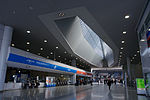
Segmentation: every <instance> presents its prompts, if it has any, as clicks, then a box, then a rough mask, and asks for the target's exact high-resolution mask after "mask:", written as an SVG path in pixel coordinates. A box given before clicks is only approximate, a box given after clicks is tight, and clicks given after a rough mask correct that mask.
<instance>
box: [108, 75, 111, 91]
mask: <svg viewBox="0 0 150 100" xmlns="http://www.w3.org/2000/svg"><path fill="white" fill-rule="evenodd" d="M111 83H112V81H111V78H110V77H109V78H108V80H107V85H108V86H109V90H110V88H111Z"/></svg>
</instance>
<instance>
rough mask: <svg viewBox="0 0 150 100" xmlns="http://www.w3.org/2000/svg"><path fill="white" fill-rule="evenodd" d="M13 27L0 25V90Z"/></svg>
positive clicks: (2, 87) (0, 89)
mask: <svg viewBox="0 0 150 100" xmlns="http://www.w3.org/2000/svg"><path fill="white" fill-rule="evenodd" d="M12 31H13V29H12V28H11V27H9V26H4V25H0V91H2V90H3V89H4V83H5V76H6V70H7V64H6V62H7V56H8V49H9V46H10V44H11V39H12Z"/></svg>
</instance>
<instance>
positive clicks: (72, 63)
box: [71, 59, 77, 67]
mask: <svg viewBox="0 0 150 100" xmlns="http://www.w3.org/2000/svg"><path fill="white" fill-rule="evenodd" d="M71 65H72V66H74V67H77V66H76V60H75V59H73V60H72V61H71Z"/></svg>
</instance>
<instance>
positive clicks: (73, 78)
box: [71, 74, 76, 84]
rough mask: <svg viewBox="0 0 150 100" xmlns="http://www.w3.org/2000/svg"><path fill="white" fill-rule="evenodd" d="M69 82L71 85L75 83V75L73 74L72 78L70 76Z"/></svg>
mask: <svg viewBox="0 0 150 100" xmlns="http://www.w3.org/2000/svg"><path fill="white" fill-rule="evenodd" d="M71 82H72V84H75V83H76V74H74V75H73V76H71Z"/></svg>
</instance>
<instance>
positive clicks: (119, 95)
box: [0, 84, 150, 100]
mask: <svg viewBox="0 0 150 100" xmlns="http://www.w3.org/2000/svg"><path fill="white" fill-rule="evenodd" d="M0 100H150V99H148V98H146V97H145V96H137V95H136V90H134V89H128V91H126V89H125V88H124V87H122V86H120V85H113V86H112V87H111V91H109V90H108V87H107V86H106V85H103V84H100V85H93V86H90V85H86V86H61V87H51V88H38V89H27V90H11V91H5V92H0Z"/></svg>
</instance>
